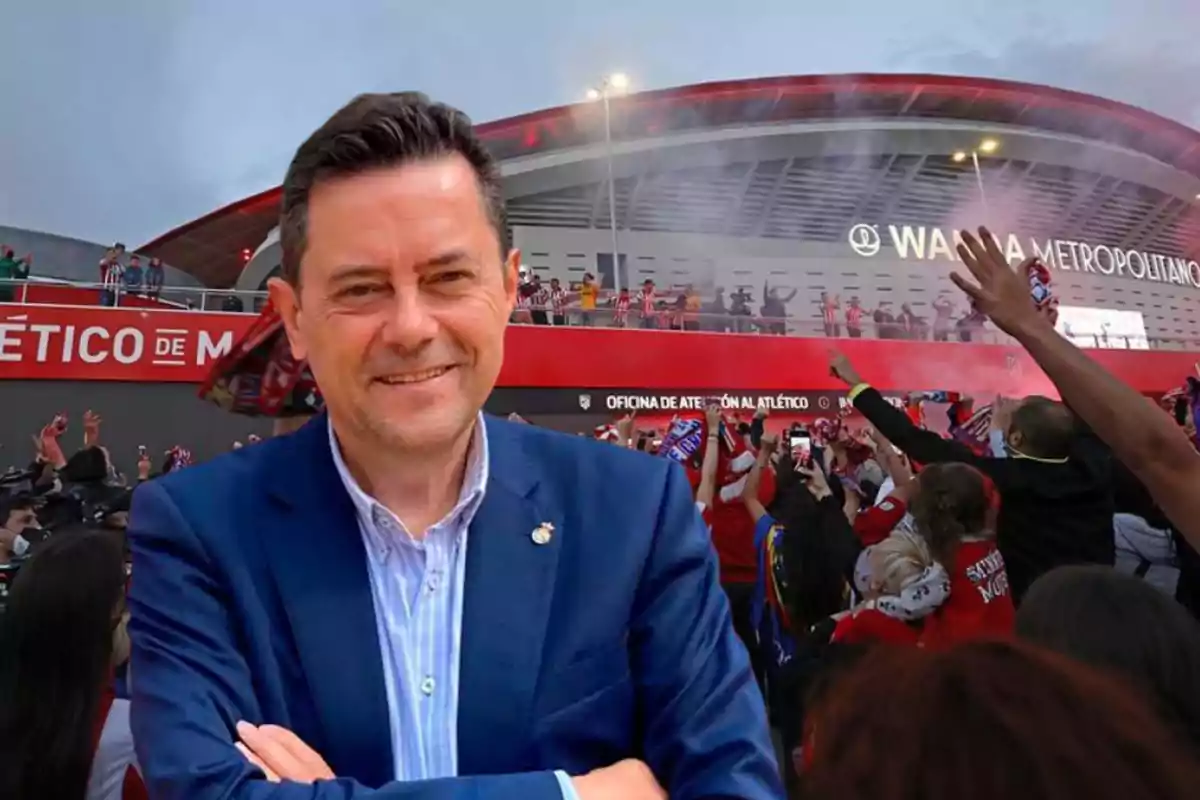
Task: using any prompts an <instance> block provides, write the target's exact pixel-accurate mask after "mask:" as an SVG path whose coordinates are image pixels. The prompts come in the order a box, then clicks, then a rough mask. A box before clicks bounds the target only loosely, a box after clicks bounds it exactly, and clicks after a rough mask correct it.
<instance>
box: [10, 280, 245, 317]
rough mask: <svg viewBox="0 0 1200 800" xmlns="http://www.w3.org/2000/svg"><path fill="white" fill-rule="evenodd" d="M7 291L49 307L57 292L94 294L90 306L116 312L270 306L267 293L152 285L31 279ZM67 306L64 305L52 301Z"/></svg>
mask: <svg viewBox="0 0 1200 800" xmlns="http://www.w3.org/2000/svg"><path fill="white" fill-rule="evenodd" d="M5 287H10V288H11V289H12V290H13V291H12V299H11V300H5V302H13V303H19V304H29V305H46V304H47V302H44V301H42V300H39V299H38V298H39V296H49V295H52V294H53V293H54V292H55V291H56V290H79V291H94V292H96V299H95V301H94V303H89V305H91V304H94V305H100V306H108V307H115V308H139V309H143V310H144V309H147V308H150V309H153V308H155V307H159V306H161V307H162V309H163V310H173V311H189V310H190V311H218V312H226V313H246V314H257V313H258V312H259V310H260V309H261V308H262V305H263V303H265V302H266V299H267V293H266V292H252V291H245V290H241V289H210V288H207V287H202V286H169V285H164V286H152V285H150V284H146V283H141V284H127V283H124V282H121V283H117V284H105V283H99V282H91V281H68V280H56V279H48V278H35V277H30V278H27V279H24V280H6V279H0V298H3V296H4V292H3V289H4V288H5ZM48 302H49V303H50V304H54V305H63V304H64V303H62V302H61V301H56V300H52V301H48Z"/></svg>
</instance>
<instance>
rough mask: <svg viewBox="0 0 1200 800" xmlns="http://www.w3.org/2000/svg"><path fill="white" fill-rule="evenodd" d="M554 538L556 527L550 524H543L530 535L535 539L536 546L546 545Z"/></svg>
mask: <svg viewBox="0 0 1200 800" xmlns="http://www.w3.org/2000/svg"><path fill="white" fill-rule="evenodd" d="M552 536H554V525H553V523H550V522H543V523H542V524H541V525H538V526H537V527H536V528H534V529H533V533H531V534H530V538H531V539H533V543H534V544H546V543H548V542H549V541H550V538H551V537H552Z"/></svg>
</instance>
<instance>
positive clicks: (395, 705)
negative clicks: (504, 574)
mask: <svg viewBox="0 0 1200 800" xmlns="http://www.w3.org/2000/svg"><path fill="white" fill-rule="evenodd" d="M329 448H330V450H331V451H332V453H333V463H334V465H335V466H336V467H337V471H338V475H339V476H340V477H341V479H342V484H343V485H344V486H345V487H346V492H347V493H348V494H349V495H350V499H351V500H352V501H353V502H354V508H355V511H356V513H357V516H358V528H359V531H360V533H361V534H362V537H363V544H364V545H365V547H366V551H367V571H368V574H369V576H370V580H371V600H372V603H373V605H374V607H375V625H376V631H377V633H378V636H379V648H380V655H381V657H382V662H383V678H384V687H385V690H386V692H387V701H388V710H389V712H390V713H389V717H390V728H391V738H392V756H393V759H394V762H395V779H396V780H397V781H417V780H427V779H431V778H448V777H453V776H455V775H457V774H458V680H459V662H460V655H461V650H462V612H463V594H464V591H465V586H464V584H465V578H466V565H467V530H468V528H469V527H470V525H471V521H472V520H473V519H474V518H475V514H476V512H478V511H479V506H480V505H481V504H482V503H483V496H484V492H485V491H486V489H487V482H488V461H489V459H488V439H487V426H486V425H485V424H484V420H483V415H482V414H481V415H480V416H479V418H478V420H476V423H475V434H474V438H473V440H472V442H471V449H470V453H469V455H468V462H467V470H466V473H465V475H464V476H463V486H462V491H461V492H460V493H459V497H458V502H457V503H456V504H455V505H454V508H453V509H452V510H451V511H450V513H449V514H447V515H446V516H445V517H444V518H443V519H442V520H441V521H440V522H438V523H437V524H435V525H434V526H433V527H431V528H430V529H429V530H428V531H427V532H426V533H425V536H424V537H423V538H420V539H418V538H414V537H413V535H412V534H411V533H410V532H409V531H408V529H407V528H406V527H405V526H404V523H403V522H401V520H400V519H399V517H397V516H396V515H395V514H393V513H392V512H391V511H389V510H388V509H387V508H385V507H384V506H383V505H382V504H381V503H379V502H378V501H377V500H375V498H373V497H371V496H370V495H368V494H367V493H366V492H364V491H363V490H362V487H360V486H359V485H358V483H357V482H356V481H355V480H354V478H353V477H352V476H351V475H350V471H349V470H348V469H347V468H346V463H345V461H344V460H343V459H342V452H341V448H340V447H339V446H338V443H337V437H336V436H335V434H334V432H333V425H332V424H330V426H329ZM555 775H556V776H557V778H558V782H559V786H560V787H561V789H562V792H563V797H564V798H565V800H576V795H575V791H574V787H573V786H572V785H571V782H570V779H569V778H568V777H567V775H566V774H565V773H563V772H556V773H555Z"/></svg>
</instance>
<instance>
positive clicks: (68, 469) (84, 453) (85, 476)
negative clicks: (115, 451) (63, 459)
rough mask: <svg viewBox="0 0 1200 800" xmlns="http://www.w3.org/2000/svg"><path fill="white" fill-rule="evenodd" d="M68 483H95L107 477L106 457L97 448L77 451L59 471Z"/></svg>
mask: <svg viewBox="0 0 1200 800" xmlns="http://www.w3.org/2000/svg"><path fill="white" fill-rule="evenodd" d="M59 474H60V475H62V479H63V480H64V481H67V482H69V483H96V482H99V481H103V480H104V479H106V478H107V477H108V456H107V455H106V454H105V452H104V451H103V450H101V449H100V448H99V447H85V448H83V449H82V450H77V451H75V453H73V454H72V455H71V457H70V458H68V459H67V463H66V464H65V465H64V466H63V468H62V469H61V470H60V471H59Z"/></svg>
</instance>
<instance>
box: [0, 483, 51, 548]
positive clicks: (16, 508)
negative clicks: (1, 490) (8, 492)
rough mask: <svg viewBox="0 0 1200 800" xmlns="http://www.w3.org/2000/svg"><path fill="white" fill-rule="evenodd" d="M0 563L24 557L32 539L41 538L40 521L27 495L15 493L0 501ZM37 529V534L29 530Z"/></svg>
mask: <svg viewBox="0 0 1200 800" xmlns="http://www.w3.org/2000/svg"><path fill="white" fill-rule="evenodd" d="M0 519H2V520H3V527H0V563H8V562H10V561H12V560H14V559H19V558H24V557H25V556H26V555H28V554H29V548H30V546H31V544H32V541H37V540H40V539H41V530H42V526H41V523H40V522H38V518H37V510H36V509H35V508H34V504H33V500H32V499H31V498H30V497H29V496H28V495H17V496H15V497H12V498H8V499H6V500H4V501H0ZM33 531H37V533H38V535H37V536H32V535H31V532H33Z"/></svg>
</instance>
